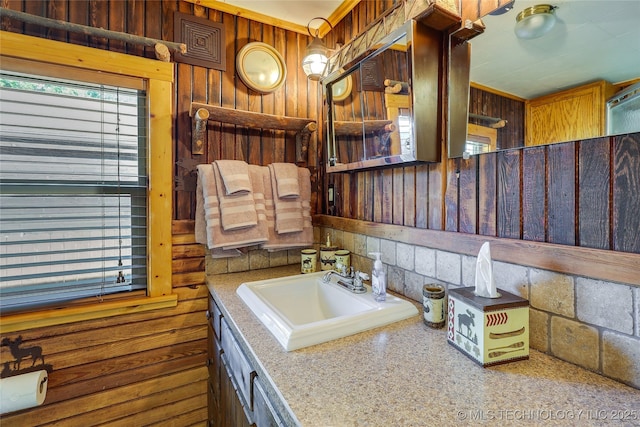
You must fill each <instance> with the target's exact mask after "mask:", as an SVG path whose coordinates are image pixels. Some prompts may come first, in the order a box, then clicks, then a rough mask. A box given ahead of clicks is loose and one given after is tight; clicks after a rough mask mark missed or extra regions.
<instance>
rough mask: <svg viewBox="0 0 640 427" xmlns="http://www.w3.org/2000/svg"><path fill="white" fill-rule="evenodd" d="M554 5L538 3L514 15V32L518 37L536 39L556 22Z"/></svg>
mask: <svg viewBox="0 0 640 427" xmlns="http://www.w3.org/2000/svg"><path fill="white" fill-rule="evenodd" d="M556 9H557V7H556V6H551V5H550V4H538V5H536V6H532V7H528V8H526V9H524V10H523V11H522V12H520V13H519V14H518V16H516V26H515V33H516V36H518V38H520V39H537V38H538V37H542V36H543V35H545V34H546V33H548V32H549V31H550V30H551V29H552V28H553V26H554V25H555V24H556V14H555V10H556Z"/></svg>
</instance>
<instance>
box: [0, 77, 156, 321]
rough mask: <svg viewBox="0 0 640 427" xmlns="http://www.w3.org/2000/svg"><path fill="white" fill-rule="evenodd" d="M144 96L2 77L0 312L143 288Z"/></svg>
mask: <svg viewBox="0 0 640 427" xmlns="http://www.w3.org/2000/svg"><path fill="white" fill-rule="evenodd" d="M145 110H146V100H145V94H144V92H143V91H139V90H134V89H127V88H118V87H112V86H104V85H94V84H88V83H80V82H73V81H62V80H53V79H48V78H42V77H37V76H32V75H25V74H19V73H10V72H4V71H3V72H2V74H1V75H0V238H1V241H0V255H1V259H0V309H1V310H2V312H3V313H7V312H12V311H17V310H23V309H30V308H37V307H42V306H47V305H51V304H60V303H63V302H67V301H71V300H77V299H79V298H87V297H97V298H102V297H103V296H104V295H107V294H113V293H118V292H127V291H132V290H136V289H146V259H147V253H146V252H147V251H146V242H147V233H146V228H147V227H146V218H147V212H146V211H147V170H146V165H147V161H146V159H147V153H146V146H147V143H146V140H147V135H146V130H147V124H146V117H147V114H146V111H145Z"/></svg>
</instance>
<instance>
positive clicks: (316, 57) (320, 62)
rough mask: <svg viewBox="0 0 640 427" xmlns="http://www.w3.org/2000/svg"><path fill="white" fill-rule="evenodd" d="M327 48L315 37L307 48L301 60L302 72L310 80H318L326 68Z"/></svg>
mask: <svg viewBox="0 0 640 427" xmlns="http://www.w3.org/2000/svg"><path fill="white" fill-rule="evenodd" d="M327 61H328V59H327V47H326V46H325V45H324V43H323V42H322V40H321V39H320V37H318V36H317V35H316V36H315V38H314V39H313V41H312V42H311V43H310V44H309V46H307V49H306V50H305V53H304V58H303V59H302V70H303V71H304V73H305V74H306V75H307V77H308V78H309V79H311V80H316V81H317V80H320V79H321V78H322V76H323V74H324V70H325V68H326V66H327Z"/></svg>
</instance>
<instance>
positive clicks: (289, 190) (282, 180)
mask: <svg viewBox="0 0 640 427" xmlns="http://www.w3.org/2000/svg"><path fill="white" fill-rule="evenodd" d="M270 166H271V167H272V168H273V174H274V176H275V179H276V186H277V190H278V193H277V196H278V197H279V198H281V199H282V198H285V199H286V198H296V197H299V196H300V185H299V183H298V166H296V165H295V164H293V163H273V164H271V165H270Z"/></svg>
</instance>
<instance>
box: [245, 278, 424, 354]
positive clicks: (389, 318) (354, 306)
mask: <svg viewBox="0 0 640 427" xmlns="http://www.w3.org/2000/svg"><path fill="white" fill-rule="evenodd" d="M325 273H326V271H321V272H317V273H312V274H300V275H296V276H289V277H281V278H276V279H269V280H262V281H256V282H248V283H243V284H242V285H240V287H238V289H237V291H236V292H237V294H238V295H239V296H240V298H241V299H242V301H244V303H245V304H246V305H247V306H248V307H249V308H250V309H251V311H252V312H253V313H254V314H255V315H256V316H257V317H258V319H260V321H261V322H262V323H263V324H264V325H265V326H266V327H267V329H268V330H269V331H270V332H271V333H272V334H273V335H274V336H275V337H276V339H277V340H278V342H280V344H281V345H282V346H283V347H284V348H285V350H287V351H291V350H296V349H299V348H303V347H308V346H310V345H315V344H320V343H323V342H327V341H331V340H334V339H337V338H342V337H346V336H347V335H353V334H356V333H358V332H362V331H365V330H367V329H373V328H376V327H378V326H383V325H388V324H390V323H393V322H397V321H399V320H403V319H407V318H409V317H411V316H415V315H417V314H418V309H417V308H416V307H415V305H413V304H412V303H410V302H409V301H405V300H403V299H400V298H397V297H395V296H393V295H389V294H387V300H386V301H385V302H382V303H379V302H376V301H375V300H374V299H373V296H372V294H371V288H370V287H368V286H367V292H366V293H363V294H356V293H353V292H351V291H349V290H347V289H344V288H343V287H341V286H340V285H337V284H335V283H333V282H330V283H324V282H322V276H324V274H325ZM335 278H336V276H335V275H334V279H333V280H335Z"/></svg>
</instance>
